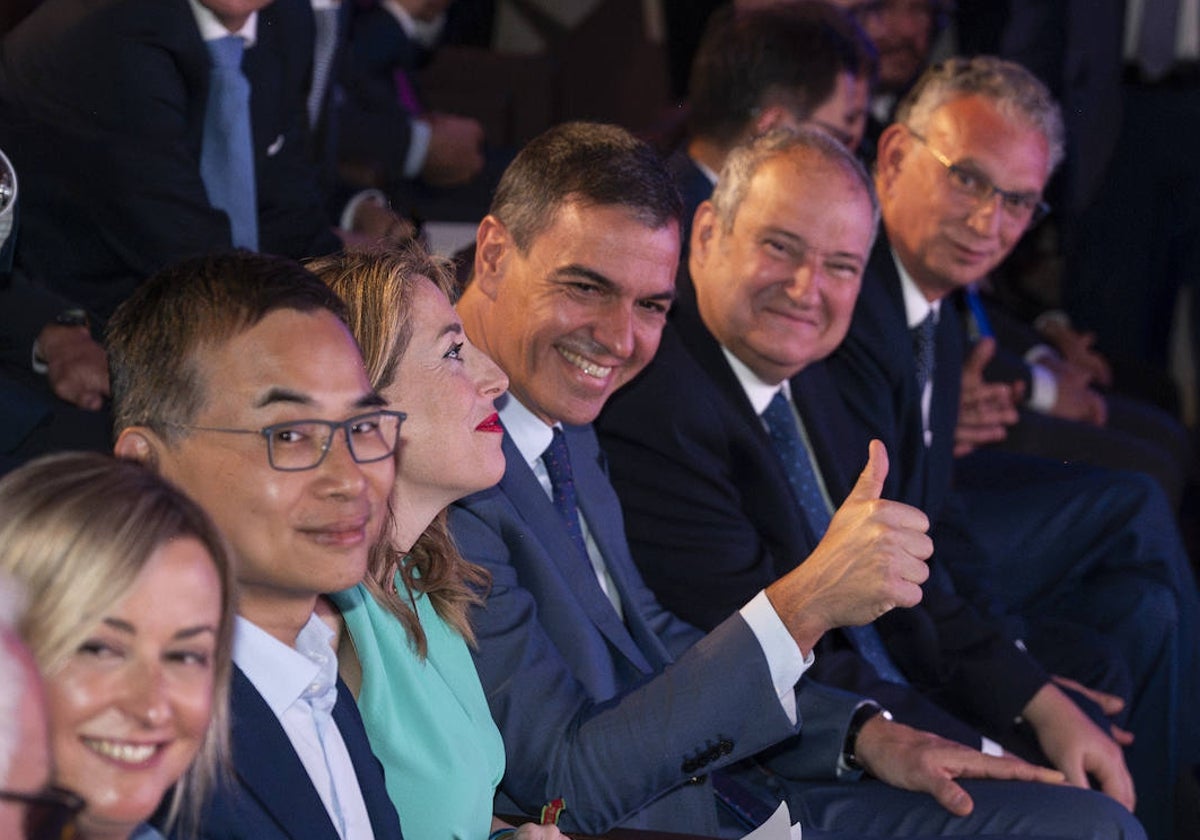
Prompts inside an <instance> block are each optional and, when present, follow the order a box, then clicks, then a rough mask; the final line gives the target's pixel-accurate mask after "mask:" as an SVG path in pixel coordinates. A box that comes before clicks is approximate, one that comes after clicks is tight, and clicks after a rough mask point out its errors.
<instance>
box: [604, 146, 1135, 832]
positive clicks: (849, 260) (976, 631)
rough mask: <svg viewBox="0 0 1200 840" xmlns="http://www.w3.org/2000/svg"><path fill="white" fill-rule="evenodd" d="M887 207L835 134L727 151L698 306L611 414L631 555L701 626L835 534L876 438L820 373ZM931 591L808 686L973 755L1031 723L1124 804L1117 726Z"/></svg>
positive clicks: (1055, 758) (700, 270)
mask: <svg viewBox="0 0 1200 840" xmlns="http://www.w3.org/2000/svg"><path fill="white" fill-rule="evenodd" d="M876 212H877V204H876V201H875V198H874V193H873V190H872V186H871V182H870V179H869V177H868V175H867V173H866V171H865V170H864V169H863V167H862V166H861V165H860V164H859V163H858V162H857V160H855V158H854V157H853V156H852V155H851V154H850V153H849V151H847V150H846V149H845V148H844V147H842V146H840V145H839V144H838V143H837V142H836V141H835V140H833V139H831V138H829V137H827V136H824V135H822V134H818V133H816V132H813V131H806V132H802V133H800V134H799V135H792V134H790V133H787V132H777V133H775V134H773V135H768V136H766V137H764V138H761V139H760V140H758V141H756V142H755V143H754V144H753V145H750V146H748V147H744V148H740V149H737V150H735V151H734V152H733V153H732V154H731V155H730V158H729V160H728V162H727V164H726V167H725V168H724V169H723V170H722V171H721V179H720V181H719V182H718V185H717V191H716V192H715V193H714V195H713V199H712V201H710V202H705V203H704V204H701V205H700V209H699V210H698V211H697V213H696V218H695V220H694V227H693V236H692V240H693V241H692V249H691V255H690V260H689V270H688V274H689V275H690V279H691V282H692V283H693V284H694V287H695V290H696V300H695V302H688V301H685V302H681V303H680V304H679V305H678V307H677V308H676V309H675V310H674V311H673V312H672V316H671V321H670V323H669V324H668V327H667V329H666V330H665V331H664V341H663V345H662V346H661V347H660V349H659V352H658V355H657V356H656V358H655V359H654V361H653V362H651V364H650V365H649V366H648V367H647V370H646V371H645V374H644V375H643V376H641V377H639V378H638V380H637V381H636V382H634V383H632V384H631V385H630V386H629V387H628V388H626V389H624V390H623V391H621V392H619V393H618V394H616V395H615V396H614V397H613V399H612V400H611V401H610V404H609V406H608V407H607V408H606V410H605V412H604V413H603V414H602V415H601V419H600V422H599V424H598V425H599V429H600V433H601V442H602V444H603V445H604V448H605V451H606V453H607V454H608V456H609V458H610V459H611V460H610V463H611V469H612V473H613V481H614V485H615V486H616V488H617V491H618V494H619V495H620V496H621V501H622V507H623V510H624V512H625V515H626V533H627V534H628V535H629V539H630V545H631V549H632V550H633V552H634V559H635V560H636V561H637V562H638V564H639V567H640V568H641V569H643V570H644V574H645V576H646V578H647V580H648V581H650V583H651V586H652V587H653V588H654V590H655V592H656V594H658V596H659V597H660V599H661V600H662V601H663V603H665V604H666V605H668V607H669V608H670V609H672V610H675V611H676V612H678V613H679V614H680V615H681V616H683V617H684V618H686V619H687V620H688V621H691V622H693V623H695V624H697V625H698V626H700V627H712V626H715V625H716V624H717V623H719V622H720V621H723V620H724V619H725V618H726V617H727V616H728V615H729V614H730V613H732V612H733V611H735V610H736V609H737V608H738V606H739V605H740V604H741V603H743V602H744V601H745V600H746V599H747V598H749V597H751V596H752V595H753V594H754V592H755V591H757V589H758V588H760V587H762V586H764V585H768V584H769V583H770V582H771V581H773V580H774V579H775V578H777V577H778V576H779V575H780V574H782V573H785V572H786V571H788V570H790V569H792V568H793V567H794V566H795V565H796V564H797V563H804V562H808V561H807V560H806V559H805V558H806V557H807V556H809V555H811V554H812V552H813V551H814V550H815V549H816V548H817V544H818V541H819V540H820V539H821V537H822V536H823V535H824V534H825V533H826V532H827V531H832V530H834V529H835V528H836V527H837V526H838V523H835V522H834V521H833V520H832V518H831V515H832V513H833V511H834V509H835V505H841V503H842V502H843V500H844V499H846V498H847V494H848V493H849V492H850V488H851V486H852V482H851V479H852V477H853V476H854V474H855V471H856V470H858V469H859V467H860V464H861V463H862V459H863V457H864V454H865V450H866V449H867V446H868V441H867V438H866V437H865V436H860V435H856V433H855V430H854V429H855V427H854V425H853V422H852V420H851V419H850V417H849V415H848V413H847V412H846V410H845V408H844V406H842V405H841V401H840V399H839V396H838V394H837V391H836V390H835V389H834V386H833V384H832V382H831V381H830V379H829V376H828V371H827V370H826V369H825V368H824V366H823V365H822V363H821V362H822V360H823V358H824V357H825V356H827V355H828V354H829V353H831V352H832V351H833V350H834V348H835V347H837V345H838V344H839V343H840V342H841V340H842V338H843V337H844V336H845V334H846V329H847V328H848V327H849V325H850V315H851V313H852V312H853V308H854V301H855V299H856V298H857V296H858V289H859V282H860V279H861V276H862V271H863V270H864V268H865V267H866V264H867V258H868V256H869V255H870V248H871V242H872V240H873V238H874V235H875V219H876V215H875V214H876ZM797 421H799V422H797ZM801 428H803V432H801ZM818 464H820V465H821V467H822V468H821V469H820V470H819V471H818V466H817V465H818ZM894 468H895V469H899V468H900V467H899V464H896V465H895V467H894ZM839 515H844V514H839ZM700 545H702V546H705V549H706V550H705V551H703V552H701V553H700V554H699V556H697V551H696V547H697V546H700ZM935 545H936V544H935ZM939 571H940V570H937V569H935V570H934V574H935V575H937V574H939ZM924 590H925V592H924V597H923V598H922V600H921V603H920V604H917V605H916V606H914V607H911V608H908V609H897V610H893V611H892V612H891V613H889V614H888V615H885V616H882V617H881V618H880V619H879V620H878V621H877V622H875V623H873V624H872V625H871V626H870V627H865V628H846V629H844V630H842V631H835V632H834V633H832V634H827V635H826V640H825V641H826V644H825V645H824V646H823V648H822V650H821V651H820V652H819V654H818V656H817V662H816V663H815V664H814V666H813V668H812V669H811V670H810V671H809V676H810V677H812V678H814V679H819V680H822V681H824V682H826V683H828V684H830V685H835V686H838V687H841V688H845V689H847V690H853V691H857V692H859V693H863V694H866V695H867V696H869V697H872V698H873V699H876V700H878V701H879V702H880V703H882V704H883V705H885V706H888V707H889V708H890V709H891V710H892V711H893V712H894V713H895V716H896V719H897V720H900V721H902V722H905V723H908V724H910V725H912V726H917V727H920V728H923V729H928V730H931V731H933V732H937V733H939V734H941V735H944V736H945V737H950V738H956V739H959V740H962V741H963V742H964V743H966V744H967V745H969V746H972V747H974V748H976V749H979V748H981V747H982V748H983V749H985V750H989V749H990V750H992V751H994V752H998V749H996V745H995V744H994V743H989V741H988V740H987V739H984V738H981V736H980V732H982V733H983V734H985V735H987V736H989V738H991V739H995V740H996V741H999V742H1000V743H1001V744H1002V745H1003V746H1005V747H1006V748H1008V749H1014V744H1013V741H1014V740H1016V738H1015V734H1016V733H1015V729H1016V727H1015V726H1014V724H1013V720H1014V719H1017V718H1023V719H1025V720H1027V721H1028V726H1031V727H1032V728H1033V729H1034V731H1035V732H1036V733H1037V737H1038V739H1039V741H1040V742H1041V743H1043V744H1046V745H1047V750H1048V752H1049V753H1050V757H1051V760H1052V762H1053V764H1052V766H1056V767H1058V768H1059V769H1060V770H1062V771H1063V772H1064V773H1065V774H1066V775H1067V777H1068V779H1070V781H1072V782H1073V783H1074V784H1076V785H1078V786H1080V787H1087V780H1086V778H1085V777H1084V774H1083V772H1081V770H1080V769H1079V768H1076V766H1075V764H1076V762H1081V763H1082V768H1083V769H1086V770H1087V771H1088V772H1092V773H1094V774H1096V775H1097V776H1098V777H1099V778H1100V779H1101V781H1103V782H1104V783H1105V790H1107V791H1110V792H1111V793H1113V794H1114V796H1117V797H1118V798H1119V801H1121V802H1122V804H1124V805H1125V806H1126V807H1127V808H1131V807H1132V804H1133V796H1132V789H1131V788H1132V785H1131V783H1130V781H1129V777H1128V773H1127V772H1126V770H1125V767H1124V764H1123V763H1122V761H1121V757H1120V750H1119V748H1117V747H1116V745H1114V744H1112V743H1111V741H1110V739H1109V738H1108V736H1107V735H1106V733H1105V732H1103V731H1101V730H1100V729H1099V728H1098V727H1097V726H1096V725H1095V724H1094V723H1093V722H1092V721H1090V720H1089V719H1088V718H1087V717H1086V716H1085V715H1084V714H1083V713H1082V712H1080V711H1079V709H1077V708H1076V707H1075V705H1074V704H1072V703H1071V701H1070V699H1069V698H1068V697H1067V696H1066V695H1065V694H1064V693H1063V692H1062V691H1061V690H1060V689H1059V688H1058V687H1057V686H1056V685H1054V683H1053V682H1052V681H1051V679H1050V677H1049V676H1048V675H1047V674H1046V672H1045V671H1044V670H1043V669H1042V668H1041V666H1040V665H1038V664H1037V663H1036V662H1035V661H1034V660H1033V658H1032V657H1030V656H1029V655H1028V654H1027V653H1026V652H1025V651H1023V650H1021V649H1019V648H1018V646H1016V645H1015V644H1014V642H1013V640H1012V639H1009V638H1008V637H1007V636H1006V635H1005V634H1004V633H1003V632H1002V629H1001V627H1000V626H999V624H998V623H997V622H995V621H993V620H990V619H988V618H986V617H983V616H981V615H980V614H979V612H978V611H977V610H974V609H972V608H971V607H970V606H969V605H968V604H966V603H965V602H964V601H963V600H962V599H961V598H958V597H957V596H955V595H954V594H953V593H948V592H946V591H945V590H944V589H942V588H941V587H939V586H937V585H930V584H926V586H925V587H924ZM885 643H887V644H886V647H885ZM943 710H948V711H949V714H948V713H947V711H943ZM951 715H955V716H957V719H956V718H955V717H952V716H951ZM962 720H965V721H968V722H970V723H971V724H973V726H972V727H965V726H964V724H963V723H962V722H961V721H962ZM964 729H966V730H967V731H966V732H965V733H964V731H963V730H964ZM806 795H807V794H806ZM1093 799H1094V800H1095V801H1097V802H1101V801H1103V800H1102V799H1101V798H1100V797H1093ZM1107 804H1109V805H1111V804H1112V803H1107ZM1082 807H1086V806H1082ZM1092 807H1099V805H1097V806H1092ZM875 820H877V821H878V820H879V817H875Z"/></svg>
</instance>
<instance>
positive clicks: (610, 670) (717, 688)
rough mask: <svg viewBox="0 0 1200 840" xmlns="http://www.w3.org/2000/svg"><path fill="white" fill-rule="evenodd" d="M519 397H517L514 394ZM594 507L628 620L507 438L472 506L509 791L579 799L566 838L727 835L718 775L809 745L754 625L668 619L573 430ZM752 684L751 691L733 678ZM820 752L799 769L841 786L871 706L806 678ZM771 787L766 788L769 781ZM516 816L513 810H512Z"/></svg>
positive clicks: (747, 775)
mask: <svg viewBox="0 0 1200 840" xmlns="http://www.w3.org/2000/svg"><path fill="white" fill-rule="evenodd" d="M510 399H511V397H510ZM564 433H565V436H566V441H567V447H568V450H569V452H570V456H571V463H572V466H573V470H574V477H575V487H576V492H577V494H578V497H579V503H580V509H581V511H582V513H583V516H584V517H585V518H586V520H587V522H588V527H589V529H590V530H591V533H592V535H593V537H594V539H595V540H596V543H597V545H598V546H599V548H600V551H601V553H602V554H603V556H604V559H605V562H606V564H607V567H608V570H609V572H610V574H611V575H612V578H613V582H614V584H615V585H616V587H617V590H618V592H619V594H620V597H621V603H622V605H623V609H624V613H625V620H624V622H622V621H621V619H620V617H619V616H618V615H617V613H616V611H615V610H614V609H613V607H612V604H611V603H610V602H609V601H608V599H607V597H606V596H605V595H604V593H603V592H602V591H601V589H600V586H599V583H598V582H597V579H596V575H595V572H594V571H593V569H592V566H591V565H590V563H589V562H588V560H587V558H585V557H582V556H580V554H579V551H578V549H576V547H575V544H574V542H573V541H572V539H571V537H570V535H569V534H568V532H567V529H566V526H565V525H564V523H563V520H562V518H561V517H560V516H559V515H558V512H557V511H556V510H555V508H554V506H553V504H552V503H551V501H550V499H549V497H548V496H547V495H546V493H545V491H544V490H543V489H542V486H541V485H540V484H539V483H538V481H537V478H536V477H535V476H534V474H533V472H532V471H531V470H530V468H529V465H528V464H527V463H526V462H525V459H524V458H523V456H522V455H521V453H520V452H519V451H518V450H517V448H516V447H515V446H514V445H513V443H512V441H511V440H510V439H509V438H508V436H507V435H505V440H504V454H505V457H506V458H507V467H506V469H505V473H504V478H503V479H501V481H500V484H499V485H497V486H496V487H495V488H492V489H491V490H485V491H483V492H481V493H476V494H474V495H472V496H469V497H467V498H466V499H464V500H462V501H461V502H458V503H456V504H455V505H454V506H453V507H452V508H451V510H450V526H451V530H452V532H453V534H454V538H455V541H456V542H457V543H458V545H459V547H460V548H461V549H462V552H463V554H464V556H466V557H467V559H469V560H471V561H472V562H475V563H479V564H481V565H482V566H483V567H484V568H486V569H487V570H488V571H489V572H490V573H491V575H492V585H491V589H490V591H489V594H488V600H487V604H486V605H485V606H484V607H482V608H480V609H477V610H474V611H473V613H472V616H471V623H472V625H473V626H474V628H475V632H476V635H477V637H478V640H479V645H478V648H477V650H475V652H474V655H475V664H476V667H477V668H478V669H479V677H480V680H481V681H482V682H483V687H484V691H485V692H486V693H487V697H488V703H489V704H490V706H491V709H492V715H493V717H494V718H495V719H496V724H497V726H499V728H500V732H501V734H502V735H503V736H504V747H505V752H506V754H507V762H508V764H507V769H506V771H505V776H504V780H503V781H502V782H501V785H500V791H501V793H502V794H504V796H505V797H507V798H508V799H510V800H511V801H512V802H513V803H515V805H516V807H517V808H518V809H519V810H521V811H523V812H525V813H535V814H536V813H537V810H538V809H539V808H540V807H541V806H542V805H543V804H544V803H546V802H548V801H549V800H550V799H552V798H555V797H563V798H565V800H566V802H567V811H566V812H565V814H564V817H563V819H562V820H561V821H560V825H562V826H564V828H565V829H568V830H571V831H584V832H588V833H599V832H603V831H607V830H609V829H610V828H612V827H614V826H616V825H621V826H626V827H637V828H651V829H657V830H660V831H683V832H688V831H690V832H695V833H700V834H705V835H709V836H712V835H715V834H717V833H718V831H719V826H718V817H717V810H716V802H715V799H714V797H713V791H712V786H711V783H710V782H709V780H708V778H707V774H711V772H712V771H713V770H714V769H717V768H721V767H725V768H728V769H727V771H726V772H730V773H731V774H734V775H736V776H737V778H739V779H741V780H743V781H745V783H746V784H747V785H753V784H755V781H756V779H758V780H763V781H765V779H766V777H765V776H763V775H762V774H761V772H760V771H758V770H757V769H754V768H745V769H744V771H743V772H738V768H729V765H731V764H733V763H735V762H737V761H738V760H739V759H743V758H746V757H747V756H751V755H753V754H755V753H758V752H760V751H761V750H764V749H765V748H767V747H770V746H771V745H773V744H775V743H777V742H780V741H783V740H785V739H787V738H788V737H789V736H792V735H794V734H795V733H796V731H797V727H794V726H793V725H792V724H791V723H790V722H789V721H788V720H787V717H786V716H785V715H784V712H783V709H782V708H781V706H780V703H779V700H778V698H777V697H776V696H775V691H774V688H773V687H772V684H771V679H770V675H769V670H768V666H767V662H766V660H765V658H764V657H763V654H762V651H761V648H760V647H759V645H758V643H757V641H756V640H755V638H754V635H753V633H752V632H751V630H750V628H749V627H748V626H747V624H746V623H745V621H744V620H743V619H742V618H741V617H740V616H734V617H731V618H729V619H728V620H726V621H724V622H722V623H721V624H720V625H719V626H718V627H716V629H714V630H713V632H711V633H709V634H708V635H707V636H705V635H704V634H703V633H702V632H700V631H698V630H697V629H696V628H694V627H692V626H690V625H688V624H685V623H684V622H683V621H680V620H679V619H678V618H676V617H675V616H673V615H672V614H670V613H669V612H667V611H666V610H664V609H663V608H662V607H661V606H660V605H659V604H658V602H657V601H656V600H655V598H654V596H653V595H652V594H651V593H650V591H649V590H648V589H647V588H646V586H645V584H644V583H643V582H642V579H641V577H640V575H638V572H637V569H636V568H635V567H634V565H633V561H632V559H631V558H630V556H629V550H628V547H627V546H626V543H625V536H624V531H623V527H622V520H621V512H620V506H619V503H618V501H617V498H616V494H615V493H614V492H613V490H612V487H611V486H610V485H609V483H608V479H607V477H606V476H605V473H604V470H603V468H602V465H601V455H600V449H599V446H598V444H597V442H596V438H595V435H594V434H593V432H592V430H591V428H590V427H571V426H566V427H564ZM731 674H737V679H736V680H728V679H724V678H723V675H731ZM796 700H797V708H798V711H799V716H800V726H801V727H802V728H803V732H804V736H803V739H804V748H803V749H802V750H792V751H790V752H791V753H793V755H791V756H789V757H788V758H787V759H786V761H785V764H786V765H787V766H783V767H782V769H784V770H785V771H787V772H792V773H801V774H812V775H820V776H824V777H827V778H830V779H832V778H834V777H835V775H836V765H837V760H838V756H839V755H840V753H841V746H842V742H843V739H844V737H845V730H846V726H847V725H848V723H849V720H850V716H851V714H852V713H853V710H854V708H855V706H856V704H857V702H858V698H856V697H854V696H851V695H847V694H845V693H843V692H838V691H834V690H832V689H824V688H822V687H820V686H816V685H813V684H810V683H808V681H806V680H802V681H801V684H800V686H799V687H798V689H797V692H796ZM759 785H760V787H761V782H760V783H759ZM498 809H499V810H501V811H503V810H504V802H503V800H501V803H500V804H499V805H498Z"/></svg>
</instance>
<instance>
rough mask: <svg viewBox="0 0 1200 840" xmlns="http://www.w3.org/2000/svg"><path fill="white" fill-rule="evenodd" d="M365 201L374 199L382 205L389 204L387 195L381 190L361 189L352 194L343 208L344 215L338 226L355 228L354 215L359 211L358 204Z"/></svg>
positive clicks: (343, 228) (348, 228)
mask: <svg viewBox="0 0 1200 840" xmlns="http://www.w3.org/2000/svg"><path fill="white" fill-rule="evenodd" d="M364 201H374V202H376V203H377V204H379V205H380V206H381V207H387V206H388V200H387V196H386V195H384V194H383V192H382V191H381V190H361V191H359V192H356V193H355V194H354V195H352V196H350V200H349V201H347V202H346V206H345V207H343V208H342V217H341V219H339V220H338V227H340V228H341V229H342V230H354V216H355V214H356V213H358V206H359V205H360V204H362V203H363V202H364Z"/></svg>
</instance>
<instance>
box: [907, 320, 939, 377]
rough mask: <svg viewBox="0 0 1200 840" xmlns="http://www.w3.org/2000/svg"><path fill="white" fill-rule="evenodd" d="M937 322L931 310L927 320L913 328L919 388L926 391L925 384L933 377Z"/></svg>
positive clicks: (914, 354)
mask: <svg viewBox="0 0 1200 840" xmlns="http://www.w3.org/2000/svg"><path fill="white" fill-rule="evenodd" d="M936 330H937V323H936V322H934V320H933V311H932V310H931V311H930V312H929V314H928V315H926V316H925V320H923V321H921V323H919V324H917V325H916V326H915V327H913V328H912V330H911V332H912V342H913V357H914V358H915V359H916V361H917V389H918V391H919V392H920V393H922V394H923V393H925V386H926V385H927V384H929V381H930V380H931V379H933V350H934V333H935V332H936Z"/></svg>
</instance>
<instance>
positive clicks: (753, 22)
mask: <svg viewBox="0 0 1200 840" xmlns="http://www.w3.org/2000/svg"><path fill="white" fill-rule="evenodd" d="M876 64H877V58H876V55H875V50H874V47H872V45H871V42H870V41H869V40H868V39H867V37H866V35H865V34H864V33H863V32H862V30H860V29H859V28H858V25H857V24H855V23H854V22H853V20H851V19H850V18H849V17H848V16H847V15H846V14H845V13H844V12H842V11H841V10H839V9H835V8H833V7H832V6H829V5H828V4H826V3H822V2H789V3H781V4H779V5H775V6H768V7H764V8H755V9H747V10H744V11H735V10H734V9H733V7H732V6H730V7H728V8H725V9H722V10H720V11H718V12H717V13H716V14H714V15H713V16H712V18H711V19H710V20H709V23H708V27H707V28H706V29H705V32H704V37H703V38H702V39H701V41H700V46H699V47H698V48H697V51H696V57H695V59H693V61H692V75H691V80H690V81H689V84H688V105H689V107H690V109H691V115H690V117H689V129H690V130H691V133H692V135H693V136H696V137H703V138H705V139H708V140H712V141H714V142H716V143H720V144H722V145H730V144H732V143H734V142H736V141H737V140H738V139H739V138H740V137H741V135H742V134H743V132H744V131H745V129H746V126H747V125H748V124H749V123H750V122H751V120H753V119H754V117H755V115H756V114H757V113H758V112H759V111H761V110H763V109H764V108H768V107H771V106H773V105H778V106H782V107H784V108H786V109H787V110H788V111H789V112H790V113H791V114H792V115H793V116H795V118H796V119H797V120H805V119H807V118H808V116H809V114H811V113H812V111H813V110H814V109H816V107H817V106H819V105H820V104H821V103H822V102H824V101H825V100H826V99H828V98H829V97H830V95H831V94H832V93H833V90H834V87H835V85H836V84H837V79H838V76H839V75H841V74H842V73H850V74H852V75H854V76H868V77H873V76H874V73H875V70H876Z"/></svg>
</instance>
